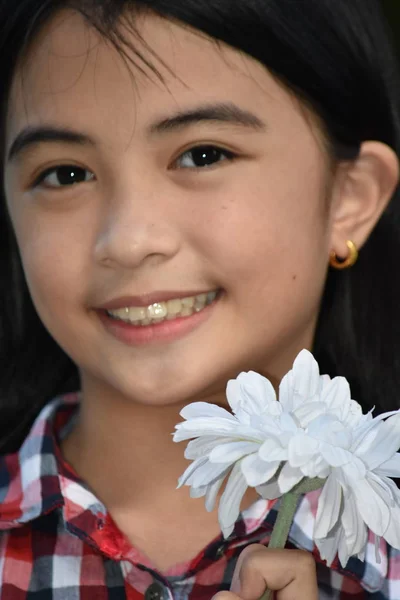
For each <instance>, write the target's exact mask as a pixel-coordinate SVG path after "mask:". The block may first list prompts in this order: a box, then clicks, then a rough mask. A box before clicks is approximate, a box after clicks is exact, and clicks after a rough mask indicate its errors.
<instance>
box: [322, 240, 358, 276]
mask: <svg viewBox="0 0 400 600" xmlns="http://www.w3.org/2000/svg"><path fill="white" fill-rule="evenodd" d="M346 244H347V247H348V249H349V255H348V257H347V258H346V259H345V260H340V261H339V260H338V258H337V255H336V252H335V251H334V250H332V252H331V258H330V261H329V264H330V266H331V267H333V268H334V269H338V270H339V271H341V270H342V269H349V268H350V267H352V266H353V265H355V264H356V262H357V259H358V250H357V248H356V245H355V244H354V243H353V242H352V241H350V240H348V241H347V242H346Z"/></svg>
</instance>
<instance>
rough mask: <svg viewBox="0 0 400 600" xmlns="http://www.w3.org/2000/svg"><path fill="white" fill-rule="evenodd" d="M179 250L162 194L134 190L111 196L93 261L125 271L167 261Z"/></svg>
mask: <svg viewBox="0 0 400 600" xmlns="http://www.w3.org/2000/svg"><path fill="white" fill-rule="evenodd" d="M179 248H180V236H179V231H178V227H177V225H176V224H175V223H174V222H173V217H172V216H171V215H169V214H168V200H167V199H166V198H165V196H164V195H163V194H162V197H161V195H160V196H159V197H158V198H157V194H156V193H154V192H153V193H151V194H145V193H140V194H139V192H138V191H137V190H133V191H132V190H131V191H130V192H129V193H124V194H119V195H118V198H117V197H116V195H114V196H113V201H112V202H108V205H107V210H106V211H105V215H104V216H103V217H102V219H101V225H100V227H99V232H98V236H97V239H96V245H95V259H96V261H97V262H99V263H102V264H106V263H107V265H115V266H119V267H123V268H126V269H134V268H138V267H140V266H141V265H143V264H144V263H148V262H149V261H150V262H152V263H153V262H156V263H159V262H162V261H167V260H169V259H171V258H172V257H173V256H174V255H176V254H177V252H178V251H179Z"/></svg>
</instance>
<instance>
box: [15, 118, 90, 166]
mask: <svg viewBox="0 0 400 600" xmlns="http://www.w3.org/2000/svg"><path fill="white" fill-rule="evenodd" d="M42 142H53V143H59V142H64V143H67V144H76V145H79V146H94V145H95V144H96V143H95V141H94V140H93V139H92V138H91V137H90V136H88V135H86V134H83V133H78V132H77V131H73V130H71V129H67V128H59V127H52V126H47V127H26V128H25V129H23V130H22V131H21V132H20V133H19V134H18V135H17V137H16V138H15V140H14V141H13V143H12V144H11V147H10V150H9V151H8V157H7V160H8V161H9V162H10V161H12V160H15V158H16V157H17V156H18V155H19V154H20V153H21V152H22V151H23V150H26V149H27V148H29V147H32V146H35V145H36V144H40V143H42Z"/></svg>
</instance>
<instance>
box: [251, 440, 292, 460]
mask: <svg viewBox="0 0 400 600" xmlns="http://www.w3.org/2000/svg"><path fill="white" fill-rule="evenodd" d="M258 455H259V457H260V458H261V459H262V460H264V461H266V462H271V461H276V460H287V457H288V451H287V448H283V447H282V444H281V440H280V439H279V438H277V437H273V436H270V437H269V438H268V439H267V440H265V442H264V443H263V444H262V445H261V446H260V449H259V451H258Z"/></svg>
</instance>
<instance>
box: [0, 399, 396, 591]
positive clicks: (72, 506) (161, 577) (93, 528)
mask: <svg viewBox="0 0 400 600" xmlns="http://www.w3.org/2000/svg"><path fill="white" fill-rule="evenodd" d="M79 400H80V395H79V394H68V395H65V396H60V397H58V398H56V399H55V400H53V401H52V402H51V403H49V404H48V405H47V406H45V408H44V409H43V410H42V411H41V413H40V415H39V416H38V417H37V419H36V421H35V423H34V425H33V427H32V429H31V432H30V434H29V435H28V437H27V438H26V440H25V442H24V443H23V445H22V446H21V448H20V450H19V452H18V453H15V454H10V455H7V456H5V457H3V458H2V459H1V465H0V600H123V599H128V600H171V599H176V600H210V599H211V598H212V596H213V595H214V594H215V593H216V592H217V591H220V590H228V589H229V585H230V581H231V578H232V574H233V570H234V568H235V564H236V560H237V557H238V555H239V554H240V552H241V551H242V550H243V548H244V547H245V546H247V545H249V544H252V543H256V542H257V543H263V544H266V543H267V542H268V539H269V536H270V532H271V527H272V525H273V523H274V521H275V518H276V506H277V502H276V501H273V502H268V501H266V500H262V499H260V500H258V501H257V502H255V503H254V504H253V505H252V506H251V507H250V508H249V509H247V510H246V511H243V513H242V514H241V515H240V517H239V519H238V521H237V523H236V526H235V530H234V532H233V534H232V535H231V536H230V538H229V539H228V540H224V539H223V538H222V536H221V537H219V538H218V539H215V540H213V541H212V542H211V543H210V544H209V545H208V546H207V547H206V548H205V549H204V550H203V551H202V552H201V553H200V554H199V555H198V556H196V557H195V558H194V559H192V560H190V561H188V562H187V563H185V564H180V565H177V566H176V567H174V568H172V569H169V570H168V571H167V572H163V573H161V572H159V571H158V570H157V569H156V568H155V567H154V565H152V564H151V562H149V560H148V558H146V557H145V556H143V555H142V554H141V553H140V551H139V550H137V549H135V548H133V547H132V545H131V544H130V543H129V541H128V540H127V538H125V536H124V535H123V534H122V533H121V531H120V530H119V529H118V527H117V525H116V524H115V523H114V521H113V519H112V518H111V516H110V514H109V513H108V512H107V509H106V507H105V506H104V505H103V504H102V503H101V502H100V501H99V500H98V499H97V498H96V497H95V496H94V495H93V493H92V491H91V490H90V488H89V487H88V485H87V484H86V483H85V482H84V481H82V480H81V479H80V478H79V476H78V475H77V474H76V473H75V472H74V470H73V469H72V468H71V466H70V465H68V464H67V463H66V462H65V460H64V459H63V457H62V455H61V452H60V444H59V442H60V440H61V439H63V437H64V436H65V435H66V434H67V433H68V431H69V430H70V428H71V427H72V426H73V424H74V421H75V419H76V417H77V415H78V408H79ZM319 493H320V492H319V491H317V492H312V493H311V494H308V495H307V496H305V497H304V498H303V500H302V501H301V504H300V505H299V508H298V511H297V513H296V518H295V521H294V524H293V526H292V529H291V534H290V542H291V543H290V546H291V547H293V546H294V547H298V548H303V549H306V550H308V551H311V552H313V554H314V557H315V559H316V561H317V572H318V582H319V590H320V594H319V597H320V598H321V599H323V600H328V599H330V600H332V599H333V600H339V599H340V600H345V599H348V600H361V598H372V599H375V600H400V552H399V551H396V550H393V549H392V548H390V547H389V546H388V545H387V544H386V543H385V542H383V541H382V542H381V546H380V550H381V560H380V563H378V562H377V561H376V554H375V537H374V535H373V534H371V535H370V538H369V543H368V548H367V552H366V560H365V562H364V563H362V562H360V561H359V560H358V559H354V558H352V559H350V561H349V563H348V565H347V568H346V569H345V570H344V569H341V568H340V566H339V565H338V564H337V562H336V563H335V564H334V565H333V566H332V568H331V569H328V568H327V567H326V565H325V564H324V563H323V562H322V561H321V560H320V558H319V555H318V551H317V550H316V548H315V547H313V543H312V531H313V525H314V521H315V515H316V504H317V500H318V495H319ZM305 600H306V599H305Z"/></svg>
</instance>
